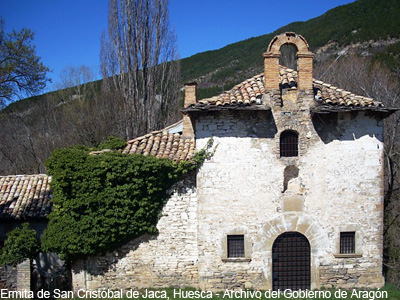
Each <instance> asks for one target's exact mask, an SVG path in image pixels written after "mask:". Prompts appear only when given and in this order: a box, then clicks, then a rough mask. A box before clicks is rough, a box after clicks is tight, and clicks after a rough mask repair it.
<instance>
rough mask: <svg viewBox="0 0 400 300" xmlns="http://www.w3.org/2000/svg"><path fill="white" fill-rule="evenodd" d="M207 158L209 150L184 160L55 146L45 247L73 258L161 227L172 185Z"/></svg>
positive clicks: (48, 165)
mask: <svg viewBox="0 0 400 300" xmlns="http://www.w3.org/2000/svg"><path fill="white" fill-rule="evenodd" d="M206 158H207V151H206V150H204V151H200V154H199V155H196V157H195V160H194V161H193V162H181V163H177V162H173V161H171V160H168V159H160V158H156V157H153V156H143V155H128V154H121V153H116V152H106V153H103V154H101V155H89V149H88V148H83V147H80V148H77V147H70V148H66V149H60V150H56V151H54V152H53V154H52V156H51V158H50V159H49V160H48V161H47V170H48V172H49V174H50V175H52V181H51V188H52V190H53V199H52V202H53V204H54V209H53V212H52V213H51V214H50V215H49V219H50V221H49V224H48V226H47V228H46V230H45V232H44V235H43V238H42V248H43V250H44V251H48V252H56V253H59V254H60V256H61V258H63V259H65V260H67V261H73V260H76V259H80V258H85V257H87V256H90V255H96V254H101V253H104V252H106V251H109V250H113V249H116V248H118V247H120V246H122V245H123V244H125V243H127V242H128V241H130V240H131V239H133V238H135V237H139V236H140V235H143V234H155V233H157V228H156V224H157V221H158V217H159V214H160V212H161V210H162V208H163V205H164V203H165V202H166V201H167V200H168V195H167V190H168V189H169V188H170V187H171V186H172V185H173V184H174V183H175V182H176V181H177V180H179V179H181V178H182V176H183V175H184V174H185V173H187V172H190V171H192V170H194V169H195V168H196V167H197V166H198V165H199V164H201V163H202V162H203V161H204V159H206Z"/></svg>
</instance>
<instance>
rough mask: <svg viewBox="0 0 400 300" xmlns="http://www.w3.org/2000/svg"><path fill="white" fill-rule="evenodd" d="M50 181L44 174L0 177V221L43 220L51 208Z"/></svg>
mask: <svg viewBox="0 0 400 300" xmlns="http://www.w3.org/2000/svg"><path fill="white" fill-rule="evenodd" d="M50 181H51V177H50V176H47V175H44V174H39V175H10V176H0V220H4V219H10V218H12V219H16V220H29V219H38V218H45V217H46V216H47V215H48V214H49V213H50V212H51V210H52V207H53V205H52V203H51V197H52V196H51V191H50Z"/></svg>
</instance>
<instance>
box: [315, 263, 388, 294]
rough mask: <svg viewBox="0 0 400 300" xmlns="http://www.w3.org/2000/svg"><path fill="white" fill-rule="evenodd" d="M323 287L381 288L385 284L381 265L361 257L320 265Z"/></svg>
mask: <svg viewBox="0 0 400 300" xmlns="http://www.w3.org/2000/svg"><path fill="white" fill-rule="evenodd" d="M319 272H320V284H321V287H324V288H327V289H330V288H332V287H334V288H343V289H351V288H365V287H368V288H371V289H372V288H380V287H382V286H383V285H384V278H383V276H382V275H381V274H382V268H381V266H377V265H376V264H373V263H366V262H363V260H362V259H361V258H348V259H343V258H342V259H341V261H340V262H337V263H336V264H335V265H328V266H320V268H319Z"/></svg>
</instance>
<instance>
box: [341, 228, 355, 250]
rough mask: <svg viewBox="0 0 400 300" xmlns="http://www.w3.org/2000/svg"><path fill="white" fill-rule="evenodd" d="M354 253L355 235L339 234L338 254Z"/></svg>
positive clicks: (349, 233) (353, 233) (351, 233)
mask: <svg viewBox="0 0 400 300" xmlns="http://www.w3.org/2000/svg"><path fill="white" fill-rule="evenodd" d="M355 252H356V233H355V232H354V231H352V232H341V233H340V254H352V253H355Z"/></svg>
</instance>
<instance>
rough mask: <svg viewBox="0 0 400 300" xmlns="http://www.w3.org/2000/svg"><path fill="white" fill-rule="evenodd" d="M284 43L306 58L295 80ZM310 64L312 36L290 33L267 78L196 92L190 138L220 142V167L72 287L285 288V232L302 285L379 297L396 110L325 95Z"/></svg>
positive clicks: (190, 97)
mask: <svg viewBox="0 0 400 300" xmlns="http://www.w3.org/2000/svg"><path fill="white" fill-rule="evenodd" d="M285 43H292V44H294V45H295V46H296V47H297V49H298V56H297V57H298V60H297V66H298V70H297V73H296V74H295V75H296V76H294V75H293V74H294V73H293V72H292V71H293V70H291V71H288V70H286V71H285V70H283V73H282V70H281V69H280V68H281V67H280V66H279V64H278V60H279V56H280V47H281V46H282V45H283V44H285ZM312 57H313V54H312V53H311V52H309V50H308V45H307V42H306V41H305V39H304V38H303V37H301V36H299V35H296V34H294V33H286V34H282V35H280V36H278V37H276V38H275V39H274V40H273V41H272V42H271V44H270V45H269V47H268V50H267V52H266V53H265V54H264V59H265V60H264V66H265V72H264V79H263V80H261V75H259V76H256V77H253V78H252V79H249V80H248V81H245V82H243V83H242V84H239V85H237V86H235V87H234V88H233V89H232V90H231V91H228V92H224V93H223V94H221V95H220V96H217V97H213V98H210V99H205V100H204V99H203V100H202V101H197V100H196V90H195V88H196V86H195V85H194V84H189V85H187V87H186V88H187V90H186V97H187V99H186V104H185V107H186V108H185V109H184V113H185V114H186V115H185V119H184V128H183V132H184V135H185V136H187V137H189V138H191V137H194V138H195V143H196V149H197V150H200V149H203V148H204V147H205V146H206V144H207V143H208V141H209V140H210V139H213V141H214V150H213V155H212V157H211V158H210V159H209V160H207V161H205V162H204V164H203V165H202V166H201V168H199V170H198V172H197V173H196V175H195V176H194V177H193V178H192V179H193V181H191V182H184V183H181V185H180V186H178V187H175V188H174V192H173V193H172V195H171V198H170V200H169V201H168V203H167V204H166V206H165V207H164V210H163V214H162V217H161V218H160V220H159V223H158V229H159V234H158V235H157V236H152V237H141V238H139V239H137V240H134V241H132V242H131V243H129V244H127V245H125V246H124V247H122V248H121V249H119V250H118V251H114V252H112V253H108V254H106V255H104V256H99V257H92V258H90V259H88V260H86V261H85V262H79V263H77V264H76V265H75V266H74V276H73V284H74V289H75V290H78V289H79V288H87V289H88V288H90V289H96V288H111V289H120V288H133V287H136V288H145V287H155V288H159V287H167V286H180V287H182V286H192V287H196V288H201V289H207V290H223V289H226V288H229V289H237V288H253V289H272V288H276V285H275V283H276V282H277V281H279V276H281V275H276V274H278V273H276V272H274V265H276V263H277V262H278V261H279V259H278V255H279V253H276V252H274V251H275V250H274V249H276V248H275V245H276V243H277V241H278V240H279V239H280V238H282V236H284V235H285V233H293V234H295V235H297V236H302V237H304V239H305V240H306V241H307V242H306V244H307V245H308V246H307V247H305V249H308V250H302V251H303V252H307V253H305V254H304V253H303V254H301V255H305V256H304V257H306V259H309V263H308V266H306V267H307V268H308V269H307V270H306V271H304V272H306V273H304V274H307V275H304V277H307V278H306V279H305V283H304V284H303V285H302V286H305V287H306V288H311V289H317V288H331V287H335V288H352V287H359V288H377V287H381V286H382V285H383V284H384V278H383V276H382V251H383V249H382V248H383V240H382V239H383V237H382V231H383V169H384V162H383V155H384V150H383V140H382V139H383V123H382V120H383V118H384V117H385V116H387V115H388V114H390V110H386V109H385V108H383V107H382V106H381V105H380V104H379V103H378V102H374V101H373V100H372V99H367V98H365V97H358V96H357V97H358V98H357V97H356V96H353V95H352V94H350V93H348V92H345V91H343V90H340V89H337V88H331V86H330V85H325V84H323V83H322V82H319V83H318V84H319V85H318V86H316V85H315V81H313V77H312ZM280 70H281V71H280ZM280 72H281V73H280ZM283 75H284V76H286V77H285V78H286V79H285V80H287V79H288V78H289V77H290V78H289V79H290V80H287V82H289V83H290V84H287V85H285V84H284V83H283V81H282V78H283ZM289 75H290V76H289ZM295 77H296V78H295ZM296 80H297V81H296ZM328 89H329V90H328ZM339 93H340V95H345V96H346V97H347V98H346V99H345V100H343V99H342V98H340V97H341V96H340V95H339ZM319 95H321V96H319ZM319 97H322V98H321V99H322V100H320V98H319ZM343 97H344V96H343ZM321 101H322V102H321ZM329 103H334V104H335V105H331V104H329ZM342 103H343V104H342ZM286 132H292V133H295V136H296V152H295V154H293V155H288V156H285V155H282V136H283V135H282V133H286ZM344 233H348V234H350V236H351V243H352V246H351V247H350V248H351V249H350V250H349V251H347V250H343V249H344V248H343V249H342V246H341V245H340V244H341V240H342V237H341V236H342V234H344ZM230 237H235V238H238V239H239V240H241V242H240V243H242V244H240V247H242V248H240V247H239V248H240V251H239V255H232V253H230V252H229V251H231V250H230V248H229V247H230V246H229V243H230V240H229V238H230ZM343 243H344V240H343ZM289 250H290V249H289ZM346 251H347V252H346ZM289 252H290V251H289ZM291 255H292V256H295V255H296V253H291ZM299 255H300V254H299ZM307 272H308V273H307ZM291 276H292V275H291ZM278 286H279V285H278Z"/></svg>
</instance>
